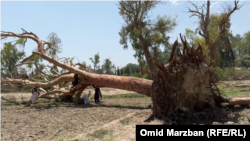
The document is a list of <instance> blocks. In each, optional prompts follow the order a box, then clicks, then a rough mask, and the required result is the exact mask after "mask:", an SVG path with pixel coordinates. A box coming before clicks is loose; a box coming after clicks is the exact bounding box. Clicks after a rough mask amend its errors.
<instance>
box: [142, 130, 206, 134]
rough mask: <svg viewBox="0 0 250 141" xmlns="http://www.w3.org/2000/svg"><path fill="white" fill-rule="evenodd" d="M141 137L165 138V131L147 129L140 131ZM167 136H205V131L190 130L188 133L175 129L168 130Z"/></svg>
mask: <svg viewBox="0 0 250 141" xmlns="http://www.w3.org/2000/svg"><path fill="white" fill-rule="evenodd" d="M140 135H141V136H164V131H163V129H161V130H158V129H156V130H155V131H147V130H146V129H141V130H140ZM165 135H166V136H204V132H203V131H191V130H190V129H188V130H187V131H175V130H174V129H167V131H166V134H165Z"/></svg>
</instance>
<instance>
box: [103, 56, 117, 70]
mask: <svg viewBox="0 0 250 141" xmlns="http://www.w3.org/2000/svg"><path fill="white" fill-rule="evenodd" d="M112 68H113V66H112V62H111V60H110V59H109V58H107V59H105V60H104V62H103V65H102V69H103V71H104V74H114V73H113V72H112Z"/></svg>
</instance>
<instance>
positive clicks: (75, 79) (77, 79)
mask: <svg viewBox="0 0 250 141" xmlns="http://www.w3.org/2000/svg"><path fill="white" fill-rule="evenodd" d="M79 81H81V79H79V77H78V74H75V75H74V82H72V85H73V86H72V87H71V88H74V87H75V86H76V85H77V84H79V83H80V82H79Z"/></svg>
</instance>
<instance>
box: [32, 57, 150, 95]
mask: <svg viewBox="0 0 250 141" xmlns="http://www.w3.org/2000/svg"><path fill="white" fill-rule="evenodd" d="M33 53H34V54H35V55H38V56H40V57H42V58H43V59H45V60H47V61H49V62H50V63H53V64H55V65H57V66H59V67H61V68H63V69H66V70H68V71H70V72H73V73H76V74H78V75H80V79H82V80H83V81H82V83H83V84H89V85H92V84H94V85H96V86H99V87H110V88H116V89H123V90H129V91H134V92H138V93H140V94H144V95H146V96H151V85H152V82H153V81H152V80H147V79H142V78H137V77H126V76H116V75H105V74H95V73H89V72H85V71H82V70H80V69H77V68H74V67H72V66H69V65H67V64H64V63H62V62H59V61H58V60H55V59H53V58H51V57H49V56H47V55H45V54H41V53H39V52H33Z"/></svg>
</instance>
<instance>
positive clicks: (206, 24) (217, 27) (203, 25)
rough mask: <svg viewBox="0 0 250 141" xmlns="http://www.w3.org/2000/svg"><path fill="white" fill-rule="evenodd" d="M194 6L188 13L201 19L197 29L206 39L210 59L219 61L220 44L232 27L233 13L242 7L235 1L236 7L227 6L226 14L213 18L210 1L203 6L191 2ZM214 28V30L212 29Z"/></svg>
mask: <svg viewBox="0 0 250 141" xmlns="http://www.w3.org/2000/svg"><path fill="white" fill-rule="evenodd" d="M190 3H191V4H192V5H193V6H194V8H195V9H194V10H191V9H190V8H189V9H188V12H189V13H191V14H192V15H191V17H192V16H196V17H198V18H199V24H200V25H199V27H198V29H197V31H198V34H199V35H200V36H202V38H204V41H205V45H206V46H205V47H206V48H207V49H206V50H207V51H208V52H209V59H210V61H212V60H218V58H219V57H218V54H219V53H218V48H217V45H218V42H219V40H220V39H221V38H223V37H222V36H223V35H225V34H226V32H227V30H228V25H229V26H230V24H228V23H229V19H230V16H231V15H232V13H234V12H235V11H236V10H239V9H240V8H241V7H242V5H239V1H238V0H235V2H234V7H231V6H230V5H227V6H226V7H225V11H224V13H222V14H220V16H215V17H212V16H213V15H211V14H210V5H211V2H210V0H207V1H206V2H205V3H203V4H202V5H201V6H197V5H196V4H194V3H192V2H190ZM211 27H212V28H211Z"/></svg>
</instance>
